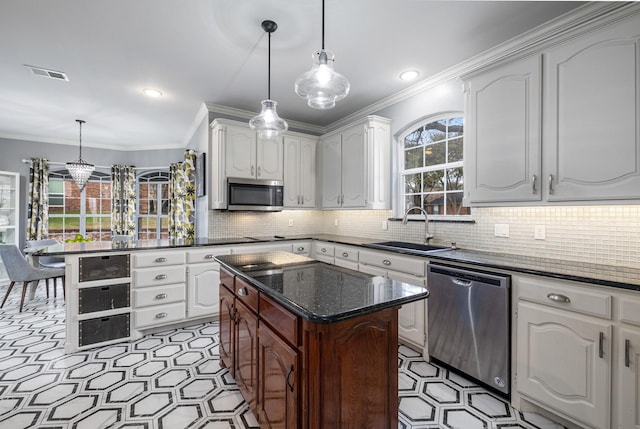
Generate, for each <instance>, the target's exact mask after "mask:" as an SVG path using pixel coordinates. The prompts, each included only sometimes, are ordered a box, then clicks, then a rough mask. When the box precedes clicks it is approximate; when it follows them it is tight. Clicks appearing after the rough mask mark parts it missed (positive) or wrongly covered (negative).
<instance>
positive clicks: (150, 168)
mask: <svg viewBox="0 0 640 429" xmlns="http://www.w3.org/2000/svg"><path fill="white" fill-rule="evenodd" d="M22 162H23V163H25V164H31V160H30V159H23V160H22ZM47 164H49V165H65V166H66V165H67V163H66V162H56V161H49V160H47ZM95 167H96V168H99V169H101V170H111V166H110V165H109V166H104V165H96V166H95ZM133 169H134V170H168V169H169V167H168V166H163V167H133Z"/></svg>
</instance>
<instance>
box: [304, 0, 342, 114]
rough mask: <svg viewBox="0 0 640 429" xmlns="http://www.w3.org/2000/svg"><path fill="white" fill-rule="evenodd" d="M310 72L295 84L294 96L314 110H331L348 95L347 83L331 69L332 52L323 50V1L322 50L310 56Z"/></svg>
mask: <svg viewBox="0 0 640 429" xmlns="http://www.w3.org/2000/svg"><path fill="white" fill-rule="evenodd" d="M312 58H313V66H312V67H311V70H309V71H308V72H306V73H304V74H302V75H301V76H300V77H298V79H296V82H295V90H296V94H298V95H299V96H300V97H302V98H305V99H306V100H307V104H308V105H309V106H310V107H313V108H314V109H322V110H324V109H331V108H333V107H334V106H335V105H336V101H338V100H342V99H343V98H345V97H346V96H347V94H349V88H350V87H351V86H350V85H349V81H348V80H347V78H346V77H344V76H342V75H341V74H340V73H337V72H336V71H335V70H334V69H333V61H334V55H333V52H331V51H329V50H326V49H324V0H322V49H320V50H319V51H315V52H314V53H313V55H312Z"/></svg>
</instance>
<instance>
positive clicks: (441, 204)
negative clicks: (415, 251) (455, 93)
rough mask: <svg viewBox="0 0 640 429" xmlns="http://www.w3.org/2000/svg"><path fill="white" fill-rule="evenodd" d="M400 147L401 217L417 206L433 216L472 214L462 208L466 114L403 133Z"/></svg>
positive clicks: (429, 120) (429, 123)
mask: <svg viewBox="0 0 640 429" xmlns="http://www.w3.org/2000/svg"><path fill="white" fill-rule="evenodd" d="M399 145H400V150H399V153H400V155H399V157H398V159H399V168H398V172H399V187H400V192H399V194H400V206H399V207H400V212H401V213H400V215H402V214H403V213H404V211H405V210H407V209H408V208H410V207H414V206H417V207H422V208H423V209H424V210H425V211H426V212H427V213H428V214H429V216H430V217H431V216H436V217H442V218H444V217H449V216H464V215H469V214H470V209H469V208H468V207H463V206H462V196H463V193H464V188H463V185H464V174H463V166H462V152H463V151H462V149H463V146H464V118H463V116H462V114H460V115H452V114H450V115H447V116H445V117H442V116H441V117H435V118H433V117H432V118H429V119H427V120H426V121H424V122H423V123H421V124H420V125H419V126H417V127H414V128H412V129H410V130H409V131H408V132H406V133H404V134H402V135H401V136H400V138H399ZM412 214H413V215H414V216H416V215H419V214H420V213H419V212H418V211H417V210H416V211H415V212H413V213H412Z"/></svg>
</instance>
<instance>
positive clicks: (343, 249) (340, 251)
mask: <svg viewBox="0 0 640 429" xmlns="http://www.w3.org/2000/svg"><path fill="white" fill-rule="evenodd" d="M334 250H335V255H336V259H338V258H340V259H346V260H348V261H353V262H358V249H356V248H355V247H349V246H339V245H336V246H335V247H334ZM336 263H337V262H336Z"/></svg>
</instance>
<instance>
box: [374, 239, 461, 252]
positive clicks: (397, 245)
mask: <svg viewBox="0 0 640 429" xmlns="http://www.w3.org/2000/svg"><path fill="white" fill-rule="evenodd" d="M366 246H368V247H373V248H377V249H385V250H397V251H402V250H405V251H412V252H421V253H434V252H439V251H443V250H449V249H451V248H450V247H445V246H434V245H432V244H421V243H408V242H406V241H381V242H379V243H369V244H367V245H366Z"/></svg>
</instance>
